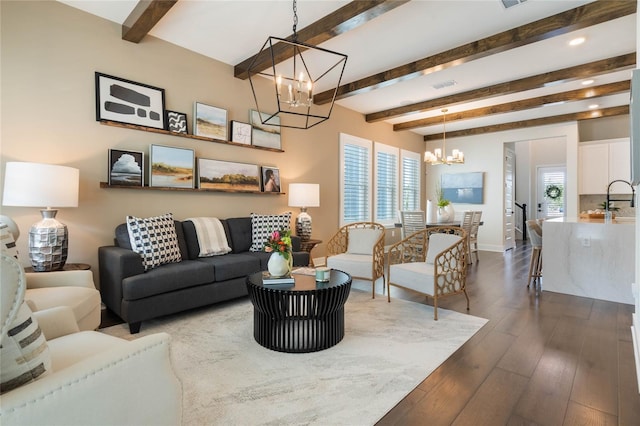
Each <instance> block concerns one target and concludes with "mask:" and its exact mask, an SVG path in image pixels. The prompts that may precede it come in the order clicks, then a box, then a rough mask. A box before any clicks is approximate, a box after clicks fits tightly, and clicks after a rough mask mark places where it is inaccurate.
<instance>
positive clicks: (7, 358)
mask: <svg viewBox="0 0 640 426" xmlns="http://www.w3.org/2000/svg"><path fill="white" fill-rule="evenodd" d="M50 371H51V354H50V353H49V346H48V345H47V341H46V340H45V338H44V334H42V330H40V326H38V322H37V321H36V319H35V318H33V316H32V315H31V309H29V307H28V306H27V304H26V303H22V305H21V306H20V308H19V310H18V312H17V314H16V318H15V319H14V321H13V323H12V324H11V325H10V326H9V327H8V329H7V334H6V335H5V336H3V338H2V347H1V348H0V393H5V392H8V391H10V390H12V389H16V388H18V387H20V386H22V385H25V384H27V383H29V382H31V381H33V380H37V379H39V378H41V377H44V376H45V375H46V374H48V373H49V372H50Z"/></svg>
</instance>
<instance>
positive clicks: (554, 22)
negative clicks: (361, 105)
mask: <svg viewBox="0 0 640 426" xmlns="http://www.w3.org/2000/svg"><path fill="white" fill-rule="evenodd" d="M636 8H637V3H636V2H635V1H607V0H604V1H603V0H600V1H596V2H593V3H589V4H586V5H584V6H580V7H577V8H575V9H571V10H568V11H566V12H562V13H559V14H557V15H553V16H550V17H547V18H544V19H540V20H538V21H535V22H531V23H529V24H526V25H522V26H520V27H517V28H512V29H510V30H507V31H504V32H502V33H499V34H495V35H492V36H490V37H487V38H484V39H481V40H476V41H474V42H471V43H468V44H465V45H463V46H459V47H456V48H454V49H451V50H448V51H445V52H441V53H438V54H436V55H433V56H429V57H426V58H424V59H420V60H418V61H415V62H411V63H408V64H405V65H401V66H399V67H395V68H392V69H389V70H386V71H382V72H380V73H377V74H374V75H371V76H368V77H365V78H362V79H360V80H356V81H353V82H351V83H347V84H344V85H342V86H340V87H339V88H338V92H337V95H336V100H338V99H344V98H347V97H349V96H353V95H356V94H361V93H366V92H368V91H371V90H374V89H378V88H381V87H385V86H389V85H391V84H395V83H399V82H401V81H406V80H408V79H412V78H416V77H420V76H422V75H425V74H430V73H433V72H436V71H439V70H442V69H446V68H450V67H454V66H457V65H461V64H464V63H466V62H469V61H473V60H476V59H480V58H484V57H487V56H490V55H493V54H496V53H500V52H504V51H507V50H509V49H514V48H517V47H520V46H524V45H527V44H530V43H535V42H537V41H541V40H545V39H548V38H551V37H555V36H558V35H561V34H566V33H569V32H571V31H575V30H577V29H580V28H586V27H590V26H593V25H596V24H599V23H602V22H607V21H611V20H613V19H617V18H621V17H623V16H627V15H631V14H634V13H636ZM332 98H333V90H327V91H325V92H322V93H318V94H316V95H315V96H314V97H313V102H314V103H315V104H318V105H322V104H326V103H328V102H331V100H332Z"/></svg>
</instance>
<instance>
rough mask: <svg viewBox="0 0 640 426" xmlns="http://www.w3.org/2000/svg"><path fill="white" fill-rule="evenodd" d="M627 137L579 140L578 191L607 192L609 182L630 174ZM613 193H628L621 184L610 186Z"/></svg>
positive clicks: (626, 188) (627, 188)
mask: <svg viewBox="0 0 640 426" xmlns="http://www.w3.org/2000/svg"><path fill="white" fill-rule="evenodd" d="M629 149H630V144H629V138H622V139H609V140H606V141H597V142H582V143H580V145H579V148H578V150H579V155H578V157H579V165H580V171H579V176H580V182H579V192H580V194H606V193H607V186H608V185H609V182H611V181H613V180H616V179H622V180H626V181H629V179H630V177H631V155H630V151H629ZM611 193H612V194H626V193H629V187H628V186H627V185H624V184H619V185H618V184H614V185H612V186H611Z"/></svg>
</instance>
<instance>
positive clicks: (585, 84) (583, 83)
mask: <svg viewBox="0 0 640 426" xmlns="http://www.w3.org/2000/svg"><path fill="white" fill-rule="evenodd" d="M590 84H593V80H585V81H583V82H582V85H583V86H588V85H590Z"/></svg>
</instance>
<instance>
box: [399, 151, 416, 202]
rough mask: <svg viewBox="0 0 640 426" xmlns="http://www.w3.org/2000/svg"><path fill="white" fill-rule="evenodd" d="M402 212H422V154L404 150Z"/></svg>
mask: <svg viewBox="0 0 640 426" xmlns="http://www.w3.org/2000/svg"><path fill="white" fill-rule="evenodd" d="M401 155H402V164H401V167H402V171H401V179H402V194H401V196H402V203H401V205H400V209H401V210H420V154H418V153H415V152H410V151H405V150H402V153H401Z"/></svg>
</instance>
